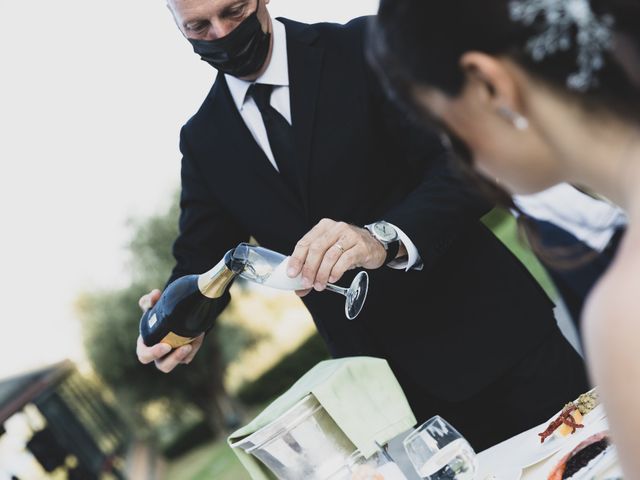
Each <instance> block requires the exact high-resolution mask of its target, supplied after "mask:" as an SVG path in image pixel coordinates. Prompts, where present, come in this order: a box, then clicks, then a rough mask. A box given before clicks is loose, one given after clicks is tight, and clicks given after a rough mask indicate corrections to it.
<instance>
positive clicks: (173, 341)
mask: <svg viewBox="0 0 640 480" xmlns="http://www.w3.org/2000/svg"><path fill="white" fill-rule="evenodd" d="M193 340H194V339H193V338H190V337H181V336H180V335H176V334H175V333H173V332H169V333H168V334H167V335H166V336H165V337H164V338H163V339H162V340H160V342H161V343H167V344H169V345H171V348H178V347H181V346H182V345H186V344H187V343H191V342H193Z"/></svg>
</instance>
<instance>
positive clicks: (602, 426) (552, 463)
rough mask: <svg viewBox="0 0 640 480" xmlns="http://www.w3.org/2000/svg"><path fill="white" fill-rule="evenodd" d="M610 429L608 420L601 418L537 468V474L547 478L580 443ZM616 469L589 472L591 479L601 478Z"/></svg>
mask: <svg viewBox="0 0 640 480" xmlns="http://www.w3.org/2000/svg"><path fill="white" fill-rule="evenodd" d="M608 429H609V425H608V423H607V420H606V419H604V418H601V419H600V421H598V422H595V423H592V424H591V425H590V426H589V427H585V429H584V430H585V431H584V432H580V435H573V437H575V438H571V441H569V442H566V443H565V444H564V445H563V446H562V448H561V449H560V450H558V451H557V452H556V453H555V454H554V455H553V456H551V457H550V458H548V459H547V460H546V461H545V462H544V463H542V464H540V466H538V467H536V472H540V473H542V474H543V477H541V478H547V477H548V476H549V473H551V471H552V470H553V469H554V468H555V467H556V465H557V464H558V462H559V461H560V460H561V459H562V458H563V457H564V456H565V455H567V454H568V453H569V452H571V450H573V449H574V448H575V447H576V446H577V445H578V444H579V443H580V442H582V441H584V440H585V439H586V438H588V437H590V436H592V435H595V434H596V433H599V432H602V431H606V430H608ZM616 463H617V462H616ZM604 467H605V465H602V466H601V467H599V468H600V469H602V468H604ZM615 468H616V465H611V466H609V467H607V468H605V469H604V470H599V471H597V472H589V473H590V476H589V478H593V476H594V475H595V478H599V476H600V475H601V474H604V473H608V472H610V471H612V470H613V469H615Z"/></svg>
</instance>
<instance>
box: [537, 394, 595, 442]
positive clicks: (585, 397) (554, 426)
mask: <svg viewBox="0 0 640 480" xmlns="http://www.w3.org/2000/svg"><path fill="white" fill-rule="evenodd" d="M599 403H600V402H599V399H598V392H597V391H596V389H595V388H594V389H593V390H590V391H588V392H587V393H583V394H582V395H580V396H579V397H578V398H577V399H576V400H575V401H573V402H571V403H568V404H566V405H565V407H564V408H563V409H562V412H560V414H559V415H558V417H557V418H555V419H553V420H552V421H551V422H550V423H549V426H548V427H547V428H546V429H545V431H544V432H542V433H539V434H538V435H539V436H540V443H544V441H545V440H546V439H547V438H549V437H551V436H553V435H554V434H557V435H559V436H561V437H566V436H568V435H571V434H572V433H575V432H576V430H577V429H578V428H583V427H584V425H583V423H582V420H583V417H584V416H585V415H587V414H588V413H589V412H591V411H592V410H593V409H594V408H596V407H597V406H598V404H599Z"/></svg>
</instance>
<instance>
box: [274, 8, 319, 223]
mask: <svg viewBox="0 0 640 480" xmlns="http://www.w3.org/2000/svg"><path fill="white" fill-rule="evenodd" d="M284 24H285V28H286V31H287V56H288V64H289V89H290V92H289V94H290V99H291V119H292V123H293V131H294V138H295V142H296V145H295V146H296V152H297V153H298V154H299V156H300V157H299V161H298V165H299V169H300V182H301V192H302V197H303V198H302V203H303V208H304V211H305V214H306V215H307V218H308V215H309V163H310V161H311V145H312V140H313V128H314V120H315V111H316V102H317V100H318V90H319V87H320V74H321V70H322V58H323V54H324V50H323V49H322V48H318V47H314V46H313V45H312V43H313V41H314V40H315V39H316V38H317V36H318V33H317V31H316V30H315V29H314V28H313V27H312V26H310V25H305V24H302V23H298V22H292V21H288V20H286V19H285V20H284Z"/></svg>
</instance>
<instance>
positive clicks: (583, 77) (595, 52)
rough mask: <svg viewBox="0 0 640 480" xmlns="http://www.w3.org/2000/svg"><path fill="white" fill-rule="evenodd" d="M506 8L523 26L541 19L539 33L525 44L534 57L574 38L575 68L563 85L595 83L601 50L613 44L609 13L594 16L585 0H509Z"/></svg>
mask: <svg viewBox="0 0 640 480" xmlns="http://www.w3.org/2000/svg"><path fill="white" fill-rule="evenodd" d="M509 11H510V15H511V20H513V21H514V22H520V23H522V24H524V25H526V26H531V25H533V24H534V22H536V21H540V22H542V28H541V31H540V33H539V34H537V35H535V36H534V37H532V38H530V39H529V41H528V42H527V45H526V48H527V51H528V52H529V54H530V55H531V57H532V58H533V60H534V61H536V62H540V61H542V60H544V59H545V58H547V57H549V56H551V55H553V54H555V53H557V52H559V51H566V50H569V49H570V48H571V46H572V45H573V43H574V42H575V48H576V51H577V52H578V56H577V59H576V61H577V64H578V71H577V72H574V73H572V74H570V75H569V77H568V78H567V86H568V87H569V88H570V89H572V90H577V91H579V92H585V91H587V90H589V89H590V88H593V87H596V86H597V85H598V79H597V76H596V74H597V72H598V71H599V70H601V69H602V68H603V67H604V52H605V51H607V50H610V49H611V48H612V45H613V32H612V27H613V17H612V16H611V15H602V16H597V15H596V14H595V13H594V12H593V10H592V9H591V5H590V4H589V1H588V0H513V1H511V2H510V3H509ZM574 29H575V32H576V33H575V39H574V36H573V32H574Z"/></svg>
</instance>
